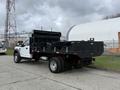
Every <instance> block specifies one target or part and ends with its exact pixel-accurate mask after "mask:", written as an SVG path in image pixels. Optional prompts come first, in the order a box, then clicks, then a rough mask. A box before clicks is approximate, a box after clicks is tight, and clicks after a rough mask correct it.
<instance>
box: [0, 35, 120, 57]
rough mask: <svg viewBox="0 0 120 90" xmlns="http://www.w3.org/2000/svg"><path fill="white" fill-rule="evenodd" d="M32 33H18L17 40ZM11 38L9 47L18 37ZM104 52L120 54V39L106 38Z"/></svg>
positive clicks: (14, 43)
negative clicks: (119, 40)
mask: <svg viewBox="0 0 120 90" xmlns="http://www.w3.org/2000/svg"><path fill="white" fill-rule="evenodd" d="M30 36H31V34H30V33H18V34H17V41H25V40H26V39H27V38H28V37H30ZM61 39H62V40H63V39H65V37H62V38H61ZM0 40H4V35H3V34H0ZM8 40H9V47H11V48H13V47H14V46H15V45H16V43H17V42H16V38H15V37H11V38H9V39H8ZM104 44H105V46H104V53H103V55H120V50H117V49H119V42H118V40H106V41H104ZM112 50H113V51H115V52H114V53H113V52H112Z"/></svg>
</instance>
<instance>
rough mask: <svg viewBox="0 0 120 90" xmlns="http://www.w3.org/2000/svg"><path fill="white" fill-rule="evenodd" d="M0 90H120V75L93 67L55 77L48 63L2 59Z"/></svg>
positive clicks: (74, 70) (7, 57) (0, 58)
mask: <svg viewBox="0 0 120 90" xmlns="http://www.w3.org/2000/svg"><path fill="white" fill-rule="evenodd" d="M0 90H120V73H115V72H110V71H103V70H97V69H91V68H82V69H72V70H69V71H66V72H63V73H59V74H53V73H51V72H50V71H49V69H48V63H47V62H38V63H35V62H30V61H29V62H28V61H23V62H22V63H20V64H15V63H14V62H13V57H12V56H5V55H1V56H0Z"/></svg>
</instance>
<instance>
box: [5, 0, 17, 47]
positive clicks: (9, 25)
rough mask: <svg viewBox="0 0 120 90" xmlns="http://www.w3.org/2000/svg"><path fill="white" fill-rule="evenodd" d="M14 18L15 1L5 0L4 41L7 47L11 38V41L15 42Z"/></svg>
mask: <svg viewBox="0 0 120 90" xmlns="http://www.w3.org/2000/svg"><path fill="white" fill-rule="evenodd" d="M15 16H16V15H15V0H6V21H5V31H4V39H5V41H6V43H7V46H9V43H10V39H11V38H12V40H16V38H17V30H16V19H15Z"/></svg>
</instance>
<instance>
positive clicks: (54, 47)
mask: <svg viewBox="0 0 120 90" xmlns="http://www.w3.org/2000/svg"><path fill="white" fill-rule="evenodd" d="M60 37H61V33H60V32H50V31H39V30H34V31H33V34H32V37H31V38H30V52H31V53H33V52H40V53H46V54H58V53H59V54H72V55H77V56H79V57H81V58H87V57H94V56H100V55H101V54H102V53H103V51H104V44H103V42H102V41H94V40H89V41H60Z"/></svg>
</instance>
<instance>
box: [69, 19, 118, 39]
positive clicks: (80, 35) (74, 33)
mask: <svg viewBox="0 0 120 90" xmlns="http://www.w3.org/2000/svg"><path fill="white" fill-rule="evenodd" d="M118 32H120V18H113V19H108V20H100V21H96V22H91V23H86V24H80V25H76V26H74V27H72V28H71V29H70V30H69V33H68V41H80V40H89V38H95V40H100V41H101V40H112V39H116V40H117V39H118Z"/></svg>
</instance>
